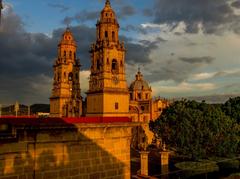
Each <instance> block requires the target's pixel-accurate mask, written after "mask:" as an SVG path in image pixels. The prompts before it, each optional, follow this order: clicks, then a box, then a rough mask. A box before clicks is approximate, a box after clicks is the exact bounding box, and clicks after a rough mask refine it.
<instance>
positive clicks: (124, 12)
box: [117, 5, 136, 18]
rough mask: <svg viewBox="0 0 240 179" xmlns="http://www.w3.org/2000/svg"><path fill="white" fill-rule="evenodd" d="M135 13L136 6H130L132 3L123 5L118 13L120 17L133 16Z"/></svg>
mask: <svg viewBox="0 0 240 179" xmlns="http://www.w3.org/2000/svg"><path fill="white" fill-rule="evenodd" d="M135 14H136V11H135V9H134V7H133V6H130V5H125V6H122V7H121V9H120V11H119V12H118V13H117V15H118V17H119V18H126V17H128V16H132V15H135Z"/></svg>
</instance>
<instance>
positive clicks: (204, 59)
mask: <svg viewBox="0 0 240 179" xmlns="http://www.w3.org/2000/svg"><path fill="white" fill-rule="evenodd" d="M179 60H181V61H183V62H186V63H190V64H195V63H196V64H197V63H198V64H202V63H206V64H210V63H212V62H213V61H214V58H213V57H190V58H189V57H180V58H179Z"/></svg>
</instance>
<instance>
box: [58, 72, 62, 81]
mask: <svg viewBox="0 0 240 179" xmlns="http://www.w3.org/2000/svg"><path fill="white" fill-rule="evenodd" d="M60 79H61V75H60V73H58V81H60Z"/></svg>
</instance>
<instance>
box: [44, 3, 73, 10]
mask: <svg viewBox="0 0 240 179" xmlns="http://www.w3.org/2000/svg"><path fill="white" fill-rule="evenodd" d="M48 6H49V7H52V8H56V9H59V10H60V12H66V11H68V10H69V9H70V8H69V7H68V6H66V5H64V4H60V3H48Z"/></svg>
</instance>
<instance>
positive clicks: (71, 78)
mask: <svg viewBox="0 0 240 179" xmlns="http://www.w3.org/2000/svg"><path fill="white" fill-rule="evenodd" d="M68 80H69V81H72V80H73V74H72V72H71V73H69V75H68Z"/></svg>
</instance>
